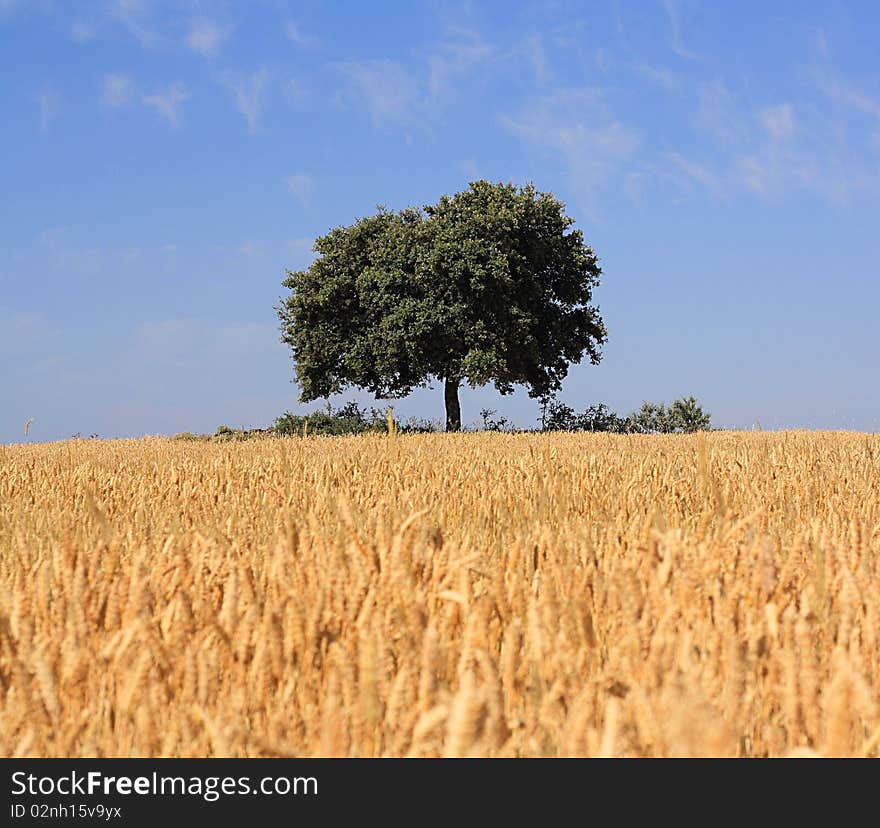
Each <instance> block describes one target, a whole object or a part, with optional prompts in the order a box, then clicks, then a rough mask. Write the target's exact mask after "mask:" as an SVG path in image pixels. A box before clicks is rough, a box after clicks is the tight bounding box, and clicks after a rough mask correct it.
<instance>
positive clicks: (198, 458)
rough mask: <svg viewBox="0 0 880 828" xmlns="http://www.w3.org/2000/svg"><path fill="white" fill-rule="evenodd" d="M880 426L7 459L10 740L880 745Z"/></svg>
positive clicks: (115, 448)
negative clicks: (876, 431)
mask: <svg viewBox="0 0 880 828" xmlns="http://www.w3.org/2000/svg"><path fill="white" fill-rule="evenodd" d="M878 586H880V437H878V436H877V435H865V434H856V433H843V432H841V433H828V432H826V433H808V432H778V433H734V432H713V433H709V434H702V435H689V436H631V435H624V436H616V435H604V434H596V435H592V434H553V435H546V434H544V435H542V434H531V435H516V434H458V435H445V434H437V435H414V436H401V435H399V436H396V437H394V436H392V437H385V436H370V437H350V438H306V439H277V438H276V439H264V440H253V441H246V442H240V443H235V442H230V443H223V444H213V443H185V442H180V441H173V440H170V439H165V438H145V439H140V440H121V441H92V440H77V441H70V442H65V443H53V444H45V445H18V446H6V447H0V690H2V710H0V754H2V755H4V756H418V757H431V756H511V757H515V756H656V757H670V756H740V757H749V756H809V755H828V756H877V755H878V752H880V706H878V702H880V647H878V639H880V589H878Z"/></svg>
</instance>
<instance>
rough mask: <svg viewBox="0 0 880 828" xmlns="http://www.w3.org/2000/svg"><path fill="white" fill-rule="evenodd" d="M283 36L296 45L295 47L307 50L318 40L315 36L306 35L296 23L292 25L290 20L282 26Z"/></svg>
mask: <svg viewBox="0 0 880 828" xmlns="http://www.w3.org/2000/svg"><path fill="white" fill-rule="evenodd" d="M284 34H285V36H286V37H287V39H288V40H290V41H292V42H293V43H296V45H297V46H304V47H306V48H308V47H311V46H315V45H316V44H317V43H318V38H317V37H315V35H309V34H306V33H305V32H303V30H302V28H301V27H300V25H299V24H298V23H294V22H293V21H291V20H289V21H287V23H285V24H284Z"/></svg>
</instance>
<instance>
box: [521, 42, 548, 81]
mask: <svg viewBox="0 0 880 828" xmlns="http://www.w3.org/2000/svg"><path fill="white" fill-rule="evenodd" d="M517 51H518V52H521V53H522V54H523V55H524V57H525V59H526V60H527V61H528V62H529V63H530V64H531V67H532V71H533V72H534V73H535V78H536V79H537V80H539V81H543V80H546V79H547V78H548V77H549V75H550V66H549V64H548V61H547V52H546V51H545V49H544V39H543V38H542V37H541V35H540V33H538V32H533V33H531V34H529V35H526V37H525V39H524V40H523V43H522V46H521V47H520V48H519V49H518V50H517Z"/></svg>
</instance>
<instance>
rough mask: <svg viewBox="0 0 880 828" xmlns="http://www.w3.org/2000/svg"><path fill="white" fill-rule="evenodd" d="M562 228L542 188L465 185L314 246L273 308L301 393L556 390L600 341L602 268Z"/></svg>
mask: <svg viewBox="0 0 880 828" xmlns="http://www.w3.org/2000/svg"><path fill="white" fill-rule="evenodd" d="M572 224H573V219H571V218H569V217H568V216H566V215H565V212H564V205H563V204H562V203H561V202H559V201H558V200H557V199H555V198H554V197H553V196H552V195H551V194H548V193H539V192H537V191H536V190H535V189H534V187H532V186H531V185H529V186H526V187H523V188H517V187H515V186H514V185H512V184H507V185H503V184H497V185H496V184H490V183H489V182H486V181H477V182H474V183H472V184H471V185H470V186H469V188H468V189H467V190H465V191H463V192H461V193H458V194H456V195H454V196H451V197H450V196H443V197H442V198H441V199H440V201H439V202H438V203H437V204H436V205H432V206H428V207H425V208H424V209H423V210H417V209H408V210H403V211H401V212H397V213H395V212H390V211H388V210H385V209H384V208H380V210H379V212H378V213H377V214H376V215H375V216H371V217H368V218H363V219H360V220H358V221H357V222H355V224H354V225H352V226H350V227H340V228H336V229H335V230H332V231H331V232H330V233H328V234H327V235H325V236H322V237H321V238H319V239H317V241H316V242H315V251H316V252H317V253H318V258H317V259H316V260H315V261H314V262H313V264H312V265H311V267H309V268H308V270H303V271H298V272H288V278H287V279H286V280H285V281H284V286H285V287H287V288H289V289H290V291H291V293H290V295H289V296H288V297H286V298H285V299H284V300H283V301H282V303H281V305H280V306H279V308H278V313H279V317H280V319H281V330H282V339H283V341H284V342H285V343H287V344H288V345H289V346H290V347H291V348H292V351H293V357H294V361H295V364H296V378H297V382H298V383H299V385H300V387H301V389H302V395H301V399H302V400H303V401H308V400H313V399H317V398H319V397H326V396H329V395H330V394H333V393H337V392H339V391H341V390H343V389H344V388H345V387H346V386H349V385H355V386H359V387H362V388H366V389H367V390H369V391H370V392H372V393H373V394H375V395H377V396H380V397H386V398H388V397H401V396H405V395H406V394H408V393H409V392H410V391H411V390H412V389H413V388H415V387H417V386H423V385H427V384H428V383H430V382H431V381H432V380H433V379H440V380H444V381H446V383H447V385H450V384H451V385H452V387H453V390H454V389H455V388H457V386H458V384H459V383H460V382H467V383H469V384H470V385H471V386H474V387H476V386H481V385H485V384H487V383H490V382H491V383H494V385H495V386H496V388H497V389H498V390H499V391H500V392H501V393H502V394H507V393H510V392H511V391H512V390H513V386H514V385H525V386H526V387H527V388H528V390H529V393H530V394H531V395H532V396H534V397H540V396H542V395H546V394H548V393H551V392H553V391H555V390H557V389H558V388H559V387H560V384H561V382H562V380H563V379H564V377H565V376H566V374H567V371H568V366H569V364H570V363H572V362H579V361H580V360H581V359H582V358H583V356H584V354H586V355H587V356H588V358H589V359H590V360H591V361H592V362H593V363H597V362H598V361H599V359H600V357H601V354H600V350H599V348H600V346H601V344H602V343H604V342H605V339H606V333H605V327H604V325H603V323H602V319H601V318H600V316H599V312H598V309H597V308H595V307H593V306H591V305H590V301H591V299H592V291H593V288H594V287H596V286H597V285H598V284H599V276H600V273H601V270H600V268H599V264H598V261H597V259H596V256H595V254H594V253H593V251H592V250H591V249H590V248H589V247H588V246H586V244H585V243H584V240H583V236H582V234H581V231H580V230H572V229H571V225H572ZM448 399H449V398H448V396H447V400H448ZM453 427H454V426H453Z"/></svg>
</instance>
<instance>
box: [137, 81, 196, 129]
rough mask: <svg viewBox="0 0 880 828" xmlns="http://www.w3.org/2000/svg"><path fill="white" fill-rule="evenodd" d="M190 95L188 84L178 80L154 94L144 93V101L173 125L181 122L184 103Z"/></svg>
mask: <svg viewBox="0 0 880 828" xmlns="http://www.w3.org/2000/svg"><path fill="white" fill-rule="evenodd" d="M189 97H190V94H189V90H188V89H187V87H186V85H185V84H183V83H181V82H179V81H178V82H177V83H172V84H171V85H170V86H169V87H168V88H167V89H164V90H161V91H159V92H155V93H153V94H152V95H144V97H143V102H144V103H145V104H146V105H147V106H151V107H153V108H154V109H155V110H156V112H158V113H159V115H160V117H162V118H164V119H165V120H166V121H167V122H168V123H169V124H170V125H171V126H177V125H178V124H179V123H180V119H181V116H182V112H183V105H184V103H185V102H186V101H187V100H188V99H189Z"/></svg>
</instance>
